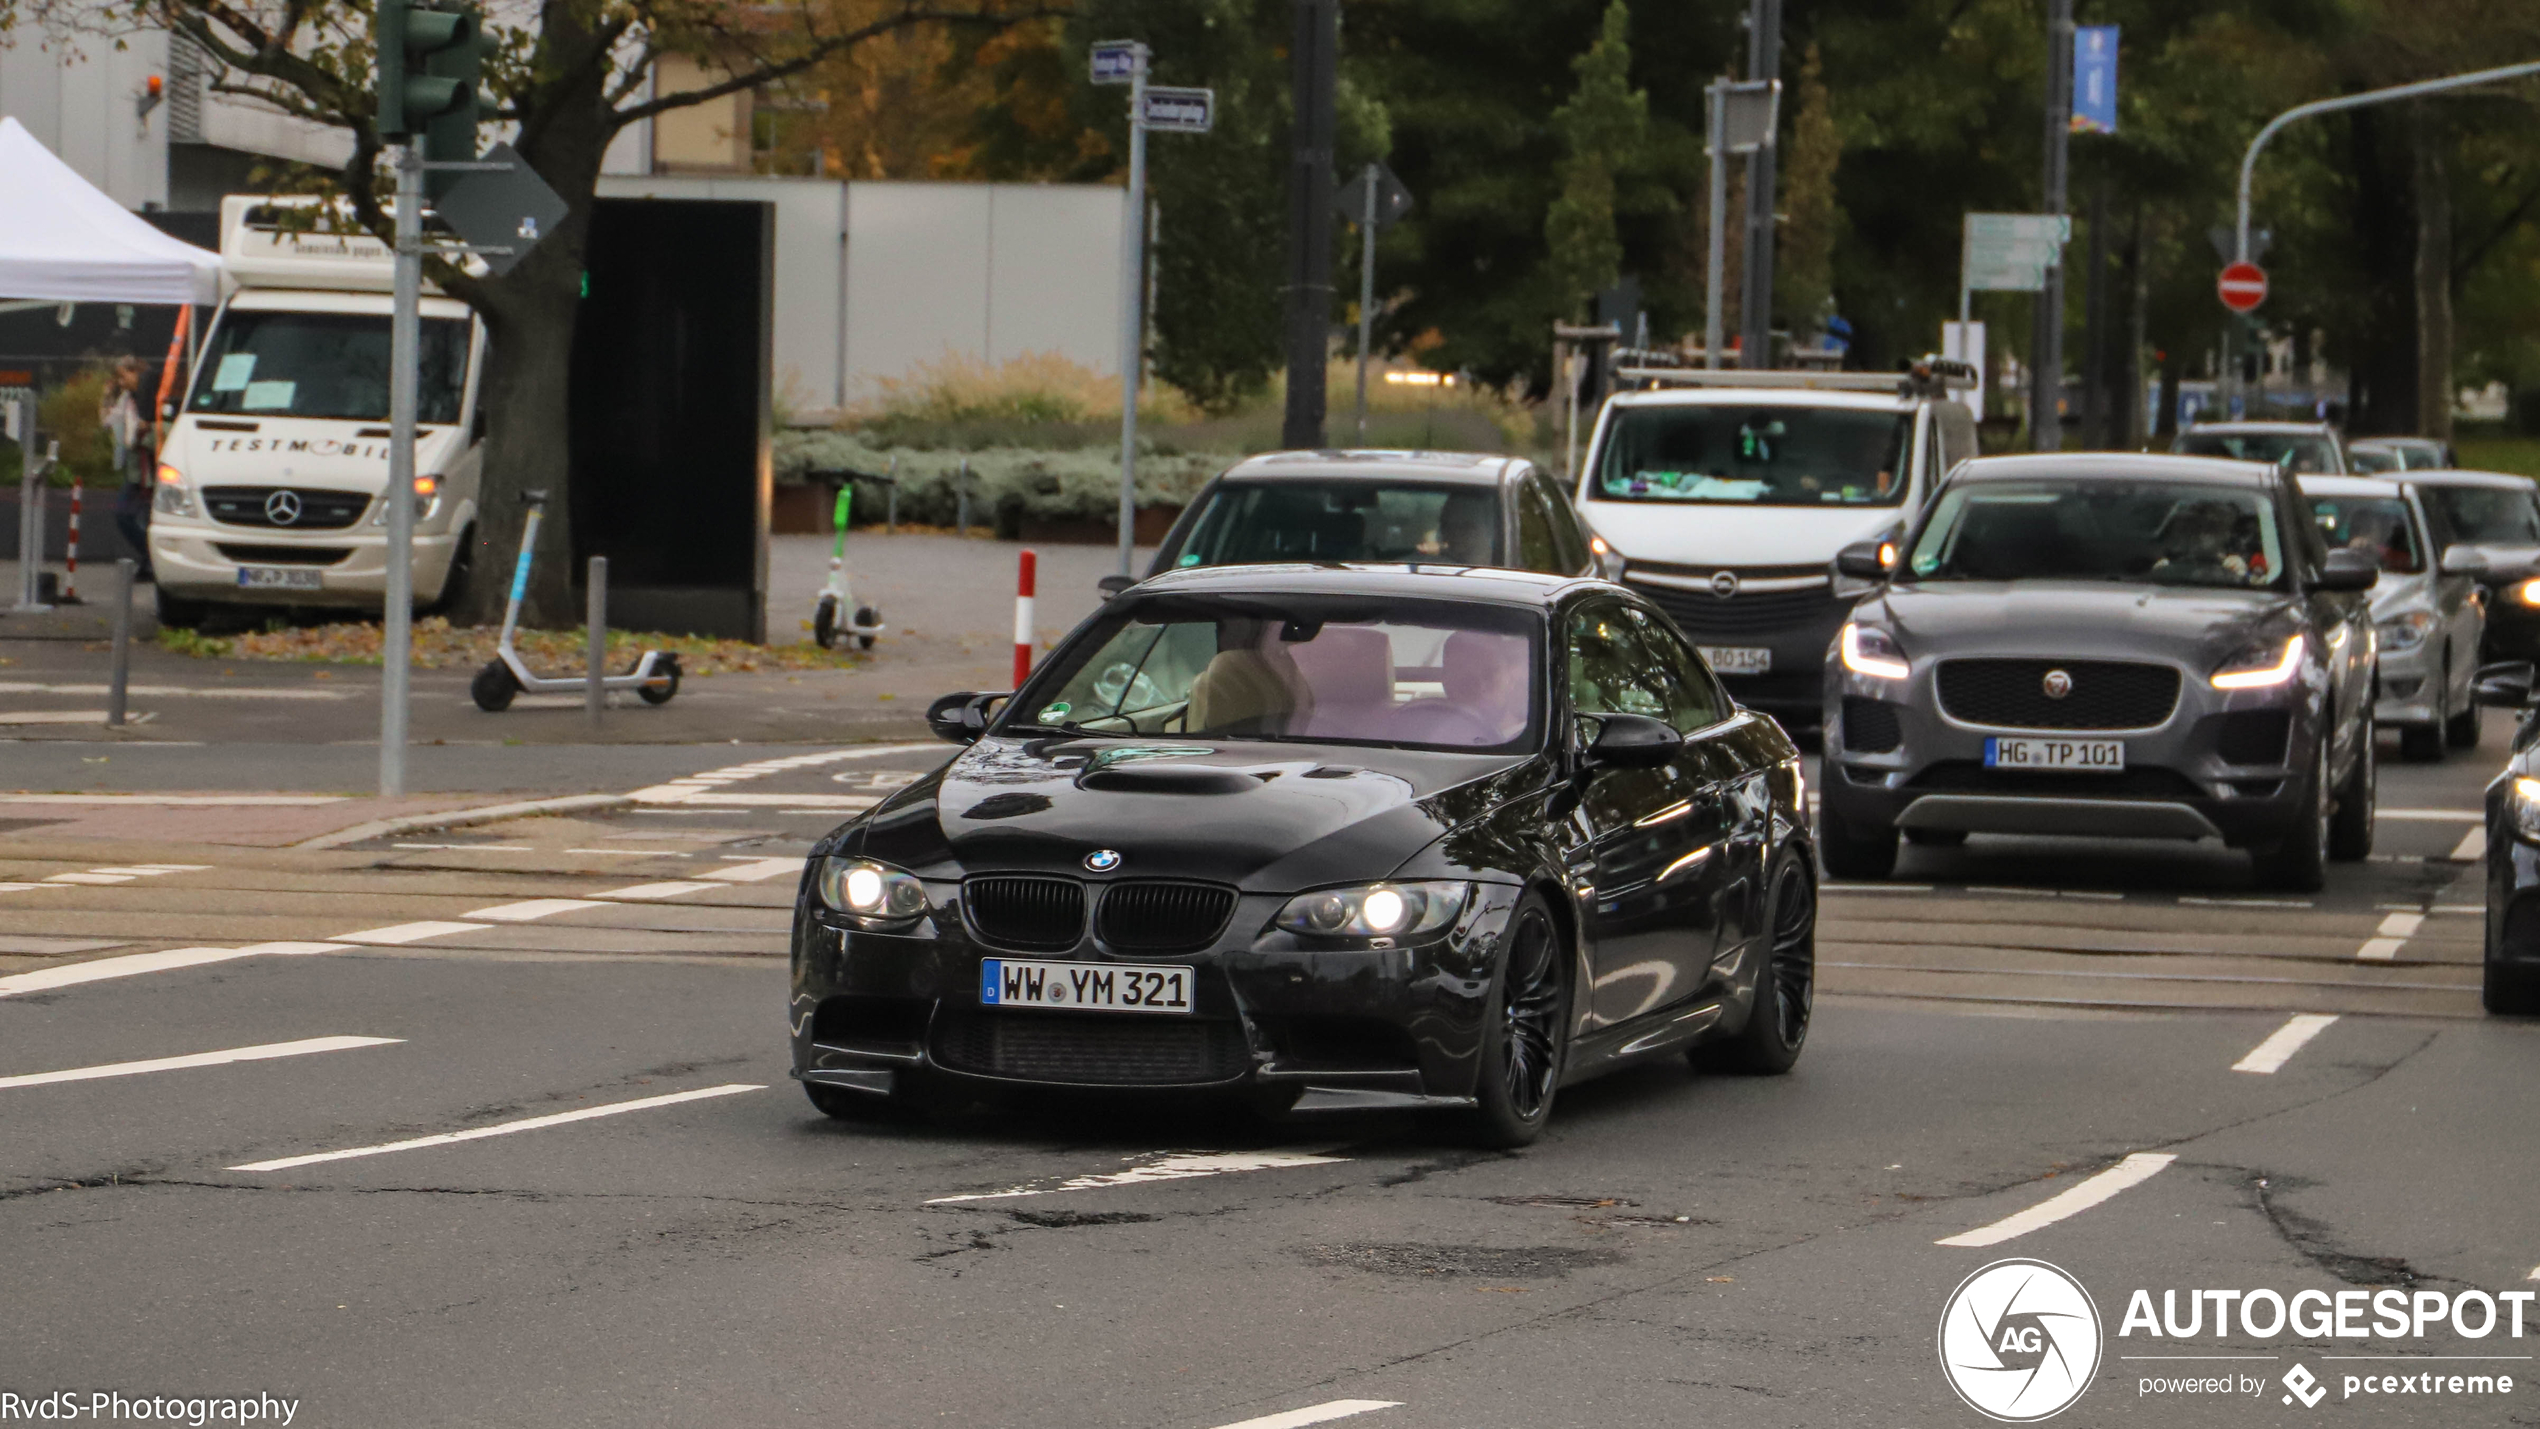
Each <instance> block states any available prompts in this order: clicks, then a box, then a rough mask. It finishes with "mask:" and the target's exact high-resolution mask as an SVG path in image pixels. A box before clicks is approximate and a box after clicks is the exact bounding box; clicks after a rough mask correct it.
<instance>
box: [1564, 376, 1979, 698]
mask: <svg viewBox="0 0 2540 1429" xmlns="http://www.w3.org/2000/svg"><path fill="white" fill-rule="evenodd" d="M1619 377H1620V379H1621V380H1622V381H1623V382H1625V383H1626V384H1629V385H1631V386H1633V387H1635V388H1636V389H1637V390H1629V391H1620V392H1617V393H1615V394H1614V395H1613V396H1611V397H1609V398H1607V399H1606V402H1605V405H1604V408H1603V410H1601V411H1600V412H1599V413H1598V414H1597V421H1596V428H1595V431H1594V433H1593V435H1592V436H1591V437H1590V439H1589V443H1588V454H1587V461H1586V464H1585V465H1584V466H1583V467H1582V468H1581V469H1580V472H1579V479H1578V487H1577V490H1576V493H1575V495H1576V497H1577V500H1578V505H1579V511H1580V513H1581V514H1582V515H1584V516H1585V517H1586V518H1587V522H1588V524H1589V526H1590V527H1592V528H1593V529H1594V530H1595V531H1596V532H1597V534H1598V535H1599V536H1601V537H1603V538H1604V540H1605V541H1606V542H1607V543H1608V544H1609V545H1611V546H1612V547H1613V548H1614V551H1615V554H1616V555H1618V556H1620V557H1621V564H1622V569H1621V571H1620V573H1619V576H1618V579H1620V580H1621V581H1622V582H1623V584H1625V585H1628V586H1631V587H1633V588H1634V589H1636V590H1638V591H1640V592H1641V594H1643V595H1646V596H1648V597H1649V598H1650V599H1651V600H1652V601H1653V602H1655V603H1656V604H1657V606H1658V607H1659V608H1660V609H1661V610H1664V611H1666V612H1667V614H1668V615H1669V616H1671V617H1673V618H1674V620H1675V622H1676V625H1677V626H1678V628H1680V629H1682V630H1683V631H1684V633H1685V634H1686V635H1687V636H1688V637H1690V638H1691V639H1692V640H1693V642H1694V643H1695V644H1696V645H1698V646H1700V647H1701V649H1702V654H1703V658H1705V659H1706V660H1708V661H1710V663H1711V668H1712V669H1713V670H1715V671H1717V672H1718V673H1719V675H1720V676H1721V679H1722V681H1723V683H1725V684H1726V685H1727V686H1728V688H1729V691H1730V693H1732V694H1734V695H1735V696H1736V697H1737V699H1738V702H1739V703H1741V704H1744V705H1746V706H1748V707H1749V708H1753V709H1760V710H1764V711H1766V712H1768V713H1770V714H1773V715H1776V716H1778V717H1780V718H1781V719H1782V720H1783V722H1784V723H1788V724H1793V725H1800V724H1806V725H1813V724H1815V723H1816V722H1817V718H1818V711H1819V706H1820V702H1821V700H1822V697H1823V693H1824V692H1823V681H1822V675H1823V671H1824V668H1825V660H1826V651H1827V648H1828V646H1829V645H1831V644H1832V643H1833V640H1834V637H1835V634H1836V632H1837V631H1838V630H1840V629H1841V628H1842V626H1843V620H1844V616H1845V615H1846V614H1847V613H1848V612H1849V611H1850V610H1851V609H1852V604H1853V602H1854V601H1856V600H1858V599H1859V598H1860V597H1861V595H1862V594H1863V593H1864V592H1865V591H1867V590H1868V589H1869V587H1868V585H1866V584H1865V583H1862V582H1859V581H1853V580H1849V579H1847V578H1844V577H1840V576H1837V575H1836V574H1835V572H1834V555H1835V552H1837V551H1839V550H1841V549H1842V548H1844V547H1845V546H1848V545H1851V544H1852V543H1854V542H1856V541H1868V540H1877V539H1883V538H1889V537H1893V536H1895V535H1898V534H1901V533H1902V530H1903V528H1904V527H1905V525H1906V524H1907V523H1908V522H1910V521H1911V520H1912V518H1913V515H1914V513H1915V512H1916V511H1918V510H1920V509H1921V507H1922V505H1923V503H1924V502H1925V501H1927V500H1928V499H1929V498H1930V495H1931V491H1932V488H1933V487H1934V486H1935V485H1937V484H1938V482H1939V480H1940V478H1941V477H1942V476H1943V475H1945V474H1946V473H1947V472H1948V471H1949V469H1950V468H1952V467H1954V466H1956V465H1957V464H1958V463H1959V462H1961V461H1964V460H1966V459H1967V458H1969V457H1971V456H1974V455H1975V454H1976V424H1975V417H1974V414H1973V413H1971V412H1970V411H1969V410H1968V409H1967V407H1966V405H1965V404H1964V403H1963V402H1962V401H1961V400H1959V399H1958V398H1956V397H1953V396H1951V395H1949V394H1950V389H1952V388H1963V387H1965V386H1967V385H1968V384H1970V383H1972V381H1973V380H1974V372H1973V370H1972V369H1970V368H1967V367H1966V366H1965V365H1964V364H1960V363H1953V362H1947V361H1944V360H1939V359H1926V360H1925V361H1924V362H1922V363H1921V364H1919V365H1917V366H1916V368H1915V369H1914V370H1913V371H1912V372H1910V373H1892V372H1891V373H1876V372H1747V371H1717V372H1714V371H1704V370H1699V369H1673V368H1660V369H1642V368H1625V369H1623V370H1622V372H1621V373H1620V374H1619Z"/></svg>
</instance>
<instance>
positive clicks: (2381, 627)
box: [2373, 610, 2434, 653]
mask: <svg viewBox="0 0 2540 1429" xmlns="http://www.w3.org/2000/svg"><path fill="white" fill-rule="evenodd" d="M2373 631H2374V633H2375V634H2376V635H2378V636H2379V637H2380V640H2381V648H2382V649H2384V650H2388V651H2391V652H2393V653H2396V652H2398V651H2401V650H2414V649H2415V648H2417V647H2418V646H2420V645H2422V644H2424V643H2425V637H2426V636H2428V635H2430V634H2432V633H2433V632H2434V612H2433V611H2430V610H2411V611H2409V612H2408V613H2407V614H2405V615H2401V616H2394V617H2392V618H2391V619H2389V620H2385V621H2382V622H2381V623H2380V624H2378V625H2375V626H2374V627H2373Z"/></svg>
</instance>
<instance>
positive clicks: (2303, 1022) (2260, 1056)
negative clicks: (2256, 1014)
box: [2231, 1012, 2337, 1075]
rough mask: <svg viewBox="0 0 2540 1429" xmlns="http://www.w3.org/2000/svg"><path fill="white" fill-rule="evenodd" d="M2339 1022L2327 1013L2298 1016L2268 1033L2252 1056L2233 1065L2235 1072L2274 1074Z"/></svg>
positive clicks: (2253, 1048) (2255, 1048)
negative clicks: (2310, 1042) (2305, 1045)
mask: <svg viewBox="0 0 2540 1429" xmlns="http://www.w3.org/2000/svg"><path fill="white" fill-rule="evenodd" d="M2336 1020H2337V1019H2336V1018H2335V1017H2333V1016H2331V1015H2329V1014H2327V1013H2324V1012H2302V1013H2296V1014H2294V1016H2293V1017H2292V1018H2290V1019H2289V1020H2287V1021H2286V1022H2285V1024H2284V1025H2283V1026H2282V1027H2279V1028H2277V1029H2275V1030H2274V1031H2273V1032H2270V1033H2268V1034H2267V1040H2265V1041H2264V1042H2261V1043H2259V1044H2258V1045H2257V1046H2255V1047H2252V1048H2250V1049H2249V1055H2248V1056H2246V1057H2243V1058H2241V1059H2240V1060H2239V1061H2237V1062H2234V1063H2232V1064H2231V1069H2232V1070H2233V1071H2235V1072H2256V1073H2259V1074H2261V1075H2272V1074H2274V1072H2275V1071H2276V1069H2277V1068H2280V1067H2282V1066H2283V1065H2284V1064H2285V1063H2286V1062H2288V1061H2290V1060H2292V1057H2293V1054H2294V1053H2296V1052H2299V1051H2301V1050H2302V1048H2303V1046H2304V1044H2306V1043H2308V1042H2309V1041H2310V1040H2311V1039H2312V1038H2314V1037H2317V1036H2318V1035H2320V1033H2321V1031H2322V1030H2324V1029H2325V1028H2326V1027H2327V1026H2328V1024H2330V1023H2332V1022H2335V1021H2336Z"/></svg>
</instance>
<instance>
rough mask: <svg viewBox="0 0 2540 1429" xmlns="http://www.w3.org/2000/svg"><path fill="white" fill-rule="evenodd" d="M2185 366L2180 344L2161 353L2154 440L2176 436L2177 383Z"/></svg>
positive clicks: (2185, 358) (2184, 350)
mask: <svg viewBox="0 0 2540 1429" xmlns="http://www.w3.org/2000/svg"><path fill="white" fill-rule="evenodd" d="M2186 366H2187V351H2186V349H2185V348H2184V347H2183V346H2181V345H2180V344H2178V343H2171V344H2170V345H2169V347H2168V348H2167V349H2165V350H2164V351H2163V352H2162V354H2161V415H2160V420H2159V421H2157V422H2155V423H2154V424H2153V426H2152V435H2153V436H2154V437H2156V438H2158V437H2174V436H2177V435H2178V381H2179V377H2180V375H2181V372H2182V370H2183V369H2184V368H2185V367H2186Z"/></svg>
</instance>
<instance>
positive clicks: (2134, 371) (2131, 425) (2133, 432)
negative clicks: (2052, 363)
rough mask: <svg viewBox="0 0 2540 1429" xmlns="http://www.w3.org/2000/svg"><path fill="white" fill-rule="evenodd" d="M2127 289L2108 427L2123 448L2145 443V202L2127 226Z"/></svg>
mask: <svg viewBox="0 0 2540 1429" xmlns="http://www.w3.org/2000/svg"><path fill="white" fill-rule="evenodd" d="M2118 272H2119V273H2120V274H2121V275H2122V278H2123V283H2124V291H2125V306H2126V317H2125V347H2124V350H2123V351H2122V352H2120V353H2119V354H2118V357H2117V370H2116V389H2117V390H2116V398H2117V403H2116V411H2115V413H2114V416H2115V421H2114V423H2113V424H2112V425H2111V427H2110V429H2109V434H2108V436H2109V444H2110V445H2111V446H2116V447H2121V448H2128V449H2131V448H2135V447H2140V446H2142V445H2143V344H2144V328H2145V326H2146V325H2147V324H2148V323H2149V322H2150V321H2151V314H2150V312H2149V311H2148V309H2149V308H2150V305H2151V301H2152V295H2151V285H2150V283H2149V281H2148V275H2147V274H2146V273H2145V272H2144V267H2143V204H2142V202H2141V200H2137V201H2136V202H2135V205H2134V221H2133V223H2132V224H2131V225H2129V226H2128V228H2127V230H2126V239H2125V257H2124V259H2123V260H2122V261H2121V262H2120V264H2119V265H2118Z"/></svg>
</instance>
